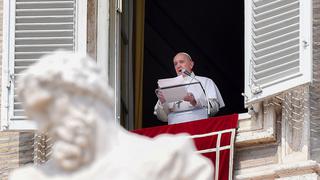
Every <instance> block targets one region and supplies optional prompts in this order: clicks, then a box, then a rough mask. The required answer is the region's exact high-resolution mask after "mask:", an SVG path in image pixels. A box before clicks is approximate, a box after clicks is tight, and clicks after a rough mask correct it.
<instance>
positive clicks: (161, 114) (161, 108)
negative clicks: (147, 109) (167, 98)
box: [153, 100, 170, 122]
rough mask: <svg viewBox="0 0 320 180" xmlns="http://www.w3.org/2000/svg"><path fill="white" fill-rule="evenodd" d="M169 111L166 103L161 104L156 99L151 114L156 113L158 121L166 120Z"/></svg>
mask: <svg viewBox="0 0 320 180" xmlns="http://www.w3.org/2000/svg"><path fill="white" fill-rule="evenodd" d="M169 112H170V111H169V107H168V105H167V103H164V104H161V103H160V101H159V100H158V102H157V104H156V105H155V106H154V112H153V114H154V115H156V116H157V118H158V119H159V120H160V121H163V122H168V114H169Z"/></svg>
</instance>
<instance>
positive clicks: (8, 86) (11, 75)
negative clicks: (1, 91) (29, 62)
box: [7, 74, 14, 89]
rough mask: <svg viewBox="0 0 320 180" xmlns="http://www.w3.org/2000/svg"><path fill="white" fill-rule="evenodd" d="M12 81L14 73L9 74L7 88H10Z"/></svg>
mask: <svg viewBox="0 0 320 180" xmlns="http://www.w3.org/2000/svg"><path fill="white" fill-rule="evenodd" d="M13 83H14V74H10V75H9V82H8V84H7V88H8V89H11V87H12V84H13Z"/></svg>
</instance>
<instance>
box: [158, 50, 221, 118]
mask: <svg viewBox="0 0 320 180" xmlns="http://www.w3.org/2000/svg"><path fill="white" fill-rule="evenodd" d="M173 64H174V68H175V71H176V73H177V76H183V79H184V84H190V83H193V82H200V84H201V86H202V87H201V88H200V89H199V87H197V88H196V86H190V87H187V91H188V94H187V96H185V97H184V99H183V100H181V101H177V102H170V103H168V102H166V100H165V98H164V96H163V93H162V91H161V90H159V91H157V92H158V93H157V96H158V98H159V100H158V102H157V104H156V105H155V108H154V114H155V115H156V116H157V118H158V119H159V120H161V121H163V122H168V124H177V123H183V122H189V121H195V120H200V119H206V118H208V117H210V116H214V115H215V114H216V113H217V112H218V111H219V109H220V108H222V107H224V106H225V104H224V101H223V99H222V97H221V94H220V92H219V89H218V87H217V86H216V85H215V83H214V82H213V81H212V80H211V79H209V78H207V77H202V76H196V75H195V74H194V72H193V71H192V68H193V66H194V62H193V61H192V59H191V57H190V55H188V54H187V53H184V52H180V53H178V54H177V55H176V56H175V57H174V58H173ZM187 86H188V85H187Z"/></svg>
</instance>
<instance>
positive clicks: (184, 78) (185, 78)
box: [183, 72, 196, 81]
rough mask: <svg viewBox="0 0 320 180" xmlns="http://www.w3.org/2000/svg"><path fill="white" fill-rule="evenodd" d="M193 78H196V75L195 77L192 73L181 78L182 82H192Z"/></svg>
mask: <svg viewBox="0 0 320 180" xmlns="http://www.w3.org/2000/svg"><path fill="white" fill-rule="evenodd" d="M195 77H196V75H195V74H194V73H193V72H191V74H190V76H188V75H186V76H185V77H183V80H184V81H191V80H193V79H194V78H195Z"/></svg>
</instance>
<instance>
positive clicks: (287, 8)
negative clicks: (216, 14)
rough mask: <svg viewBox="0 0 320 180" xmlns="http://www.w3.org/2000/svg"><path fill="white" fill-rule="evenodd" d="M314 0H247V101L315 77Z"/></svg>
mask: <svg viewBox="0 0 320 180" xmlns="http://www.w3.org/2000/svg"><path fill="white" fill-rule="evenodd" d="M311 17H312V9H311V1H303V0H282V1H274V0H266V1H255V0H246V1H245V77H246V78H245V96H246V103H251V102H254V101H259V100H261V99H264V98H267V97H270V96H274V95H275V94H279V93H280V92H283V91H285V90H288V89H290V88H293V87H296V86H298V85H302V84H305V83H308V82H311V80H312V77H311V75H312V57H311V56H312V55H311V53H312V51H311V46H310V44H312V43H311V41H312V40H311V35H312V29H311V27H312V26H311Z"/></svg>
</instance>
